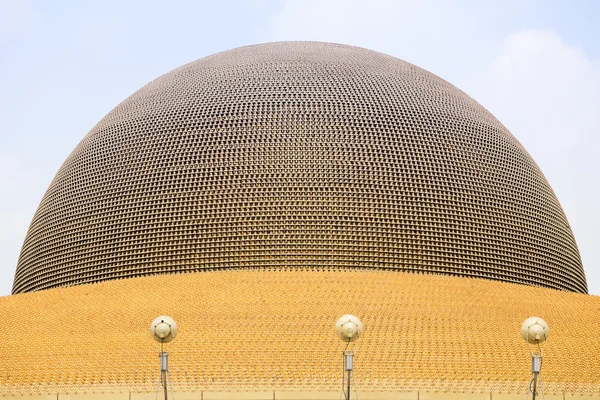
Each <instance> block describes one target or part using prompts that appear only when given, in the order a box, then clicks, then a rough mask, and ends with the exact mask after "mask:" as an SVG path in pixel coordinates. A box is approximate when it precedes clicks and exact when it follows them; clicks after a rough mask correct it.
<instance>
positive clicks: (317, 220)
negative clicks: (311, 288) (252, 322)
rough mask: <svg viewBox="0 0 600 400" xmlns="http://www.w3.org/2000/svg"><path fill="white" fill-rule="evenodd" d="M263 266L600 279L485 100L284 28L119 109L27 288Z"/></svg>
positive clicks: (59, 196)
mask: <svg viewBox="0 0 600 400" xmlns="http://www.w3.org/2000/svg"><path fill="white" fill-rule="evenodd" d="M256 268H261V269H269V270H279V269H293V270H298V269H308V270H314V269H319V270H320V269H327V270H337V269H383V270H400V271H409V272H417V273H423V274H442V275H455V276H462V277H474V278H485V279H492V280H500V281H505V282H514V283H520V284H525V285H531V286H542V287H546V288H554V289H560V290H566V291H574V292H582V293H586V292H587V286H586V281H585V276H584V273H583V268H582V265H581V259H580V256H579V252H578V249H577V246H576V243H575V240H574V238H573V234H572V232H571V229H570V227H569V224H568V222H567V220H566V218H565V215H564V213H563V211H562V209H561V207H560V204H559V202H558V200H557V198H556V196H555V195H554V193H553V191H552V189H551V187H550V186H549V184H548V182H547V181H546V179H545V178H544V176H543V174H542V173H541V171H540V170H539V168H538V167H537V166H536V164H535V162H534V161H533V160H532V159H531V157H530V156H529V155H528V154H527V152H526V151H525V149H524V148H523V147H522V146H521V145H520V144H519V143H518V141H517V140H516V139H515V138H514V137H513V136H512V135H511V134H510V132H509V131H508V130H507V129H506V128H505V127H504V126H503V125H502V124H501V123H499V122H498V121H497V120H496V119H495V118H494V117H493V116H492V115H491V114H490V113H489V112H487V111H486V110H485V109H484V108H483V107H482V106H481V105H479V104H478V103H476V102H475V101H474V100H472V99H471V98H470V97H469V96H467V95H466V94H465V93H463V92H461V91H460V90H458V89H457V88H455V87H454V86H452V85H450V84H449V83H447V82H445V81H444V80H442V79H440V78H439V77H437V76H435V75H433V74H431V73H429V72H427V71H425V70H423V69H421V68H418V67H416V66H414V65H412V64H409V63H407V62H404V61H401V60H399V59H396V58H393V57H390V56H387V55H384V54H381V53H377V52H373V51H369V50H365V49H361V48H356V47H350V46H344V45H337V44H327V43H271V44H264V45H257V46H249V47H243V48H239V49H235V50H231V51H226V52H223V53H219V54H215V55H212V56H209V57H206V58H203V59H201V60H198V61H195V62H192V63H190V64H187V65H185V66H183V67H181V68H178V69H176V70H174V71H172V72H170V73H167V74H166V75H163V76H162V77H160V78H158V79H156V80H155V81H153V82H151V83H150V84H148V85H146V86H145V87H143V88H142V89H140V90H139V91H137V92H136V93H134V94H133V95H132V96H131V97H129V98H128V99H126V100H125V101H123V102H122V103H121V104H120V105H119V106H117V107H116V108H115V109H114V110H112V111H111V112H110V113H109V114H108V115H107V116H106V117H105V118H103V119H102V120H101V121H100V122H99V123H98V124H97V125H96V126H95V127H94V128H93V129H92V130H91V131H90V132H89V133H88V135H87V136H86V137H85V138H84V139H83V141H82V142H81V143H80V144H79V145H78V146H77V148H76V149H75V150H74V151H73V153H72V154H71V155H70V156H69V157H68V159H67V160H66V161H65V163H64V164H63V166H62V167H61V168H60V170H59V171H58V173H57V175H56V177H55V178H54V180H53V182H52V183H51V185H50V187H49V189H48V191H47V193H46V194H45V196H44V197H43V199H42V201H41V203H40V206H39V209H38V210H37V212H36V214H35V216H34V218H33V221H32V223H31V226H30V229H29V231H28V233H27V237H26V239H25V242H24V245H23V249H22V252H21V255H20V258H19V262H18V266H17V272H16V275H15V281H14V287H13V293H20V292H27V291H36V290H41V289H48V288H54V287H59V286H71V285H78V284H83V283H90V282H99V281H103V280H110V279H119V278H128V277H137V276H143V275H154V274H170V273H180V272H193V271H205V270H217V269H256Z"/></svg>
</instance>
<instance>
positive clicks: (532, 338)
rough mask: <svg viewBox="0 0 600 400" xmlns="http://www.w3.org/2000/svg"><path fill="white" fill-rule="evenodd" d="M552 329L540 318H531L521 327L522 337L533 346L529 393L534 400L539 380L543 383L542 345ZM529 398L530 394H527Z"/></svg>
mask: <svg viewBox="0 0 600 400" xmlns="http://www.w3.org/2000/svg"><path fill="white" fill-rule="evenodd" d="M549 331H550V328H549V327H548V323H547V322H546V321H544V320H543V319H542V318H539V317H529V318H527V319H526V320H525V321H523V324H522V325H521V336H523V339H525V341H526V342H527V343H529V344H530V345H533V346H534V347H533V349H532V350H531V374H532V378H531V382H530V383H529V391H531V394H532V400H535V398H536V396H537V394H538V393H537V385H538V379H539V380H540V381H541V378H540V376H539V375H540V372H541V370H542V347H541V346H540V344H541V343H543V342H545V341H546V339H548V332H549ZM527 397H529V393H528V394H527ZM542 397H544V390H543V389H542Z"/></svg>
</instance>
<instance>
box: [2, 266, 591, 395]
mask: <svg viewBox="0 0 600 400" xmlns="http://www.w3.org/2000/svg"><path fill="white" fill-rule="evenodd" d="M345 313H353V314H356V315H357V316H359V317H360V318H361V319H362V321H363V323H364V326H365V330H364V333H363V335H362V336H361V338H360V339H359V340H358V341H357V342H356V343H353V344H351V345H350V346H351V349H353V350H354V351H355V353H356V356H355V357H356V358H355V378H356V384H357V387H358V389H359V391H360V390H373V389H378V390H379V389H385V390H420V389H436V390H448V391H493V392H513V393H514V392H519V391H521V392H524V390H525V387H526V385H527V384H528V382H529V377H530V354H529V347H528V345H526V344H525V342H524V341H523V339H522V338H521V336H520V332H519V330H520V325H521V323H522V321H523V320H524V319H525V318H526V317H529V316H532V315H536V316H540V317H542V318H544V319H545V320H546V321H548V323H549V325H550V335H549V340H548V341H547V342H546V343H545V345H544V348H543V350H544V361H543V367H542V378H543V382H544V387H545V390H546V392H547V393H551V392H557V393H580V394H591V393H599V392H600V363H599V362H598V359H599V355H600V340H599V339H598V337H597V336H594V335H592V336H590V335H589V334H588V333H589V332H597V331H600V297H596V296H590V295H584V294H577V293H570V292H562V291H556V290H553V289H545V288H536V287H529V286H524V285H518V284H511V283H504V282H495V281H489V280H480V279H470V278H460V277H451V276H432V275H418V274H409V273H400V272H385V271H365V270H356V271H352V270H346V271H314V270H312V271H302V270H276V271H271V270H227V271H220V272H203V273H195V274H176V275H160V276H151V277H141V278H133V279H124V280H115V281H107V282H102V283H98V284H92V285H80V286H74V287H69V288H57V289H50V290H45V291H40V292H34V293H24V294H18V295H13V296H7V297H2V298H0V315H2V318H3V326H4V327H3V332H4V333H3V335H2V342H1V344H0V393H4V394H15V393H25V394H27V393H40V392H50V393H54V392H72V393H75V392H90V391H94V390H108V391H134V390H135V391H153V390H154V389H155V388H156V383H157V380H158V375H159V365H158V355H157V352H158V350H159V344H158V343H156V342H154V341H153V340H152V339H151V337H150V334H149V324H150V322H151V321H152V319H154V317H156V316H158V315H164V314H166V315H170V316H172V317H174V318H175V320H176V321H177V323H178V325H179V333H178V336H177V337H176V339H175V340H174V341H173V342H172V343H169V344H168V345H165V349H166V351H168V352H169V354H170V356H169V357H170V369H171V378H172V382H173V385H174V387H175V388H176V389H178V390H266V389H269V390H271V389H293V390H335V389H337V388H338V387H339V384H340V378H341V371H342V364H341V361H342V360H341V352H342V350H343V347H344V344H343V343H342V342H341V341H340V340H339V339H338V338H337V337H336V335H335V333H334V324H335V321H336V320H337V318H338V317H339V316H340V315H342V314H345Z"/></svg>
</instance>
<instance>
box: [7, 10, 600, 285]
mask: <svg viewBox="0 0 600 400" xmlns="http://www.w3.org/2000/svg"><path fill="white" fill-rule="evenodd" d="M598 21H600V2H599V1H593V0H589V1H578V2H568V1H564V2H556V1H527V0H525V1H508V0H506V1H490V2H482V1H444V0H439V1H434V0H423V1H355V0H345V1H337V0H336V1H325V0H304V1H291V0H287V1H286V0H282V1H266V0H265V1H260V0H254V1H241V0H240V1H220V2H217V1H215V2H208V1H207V2H200V1H189V2H188V1H170V2H164V1H147V0H145V1H106V0H104V1H97V2H84V1H52V2H47V1H27V0H14V1H13V0H0V193H2V196H0V295H6V294H8V293H9V292H10V289H11V286H12V278H13V274H14V269H15V266H16V263H17V258H18V254H19V251H20V247H21V244H22V242H23V239H24V237H25V233H26V231H27V228H28V226H29V222H30V221H31V218H32V217H33V214H34V212H35V210H36V208H37V205H38V203H39V201H40V199H41V197H42V196H43V194H44V192H45V190H46V188H47V187H48V185H49V183H50V181H51V180H52V178H53V176H54V174H55V173H56V171H57V170H58V168H59V167H60V165H61V163H62V162H63V161H64V159H65V158H66V157H67V156H68V154H69V153H70V152H71V151H72V150H73V148H74V147H75V146H76V145H77V143H78V142H79V141H80V140H81V139H82V138H83V136H84V135H85V134H86V133H87V132H88V131H89V130H90V129H91V128H92V127H93V126H94V124H95V123H96V122H98V121H99V120H100V119H101V118H102V117H103V116H104V115H105V114H106V113H107V112H108V111H109V110H111V109H112V108H113V107H115V106H116V105H117V104H118V103H119V102H120V101H122V100H123V99H124V98H126V97H127V96H129V95H130V94H132V93H133V92H134V91H135V90H136V89H138V88H140V87H141V86H143V85H144V84H146V83H148V82H149V81H150V80H152V79H155V78H157V77H158V76H159V75H161V74H163V73H165V72H168V71H170V70H171V69H173V68H176V67H178V66H180V65H182V64H184V63H187V62H190V61H193V60H196V59H198V58H201V57H204V56H207V55H209V54H212V53H215V52H218V51H222V50H227V49H230V48H234V47H238V46H243V45H247V44H254V43H260V42H270V41H278V40H319V41H331V42H340V43H345V44H350V45H356V46H361V47H367V48H370V49H374V50H378V51H382V52H384V53H387V54H390V55H393V56H395V57H398V58H401V59H404V60H407V61H410V62H412V63H414V64H416V65H419V66H421V67H423V68H425V69H427V70H429V71H431V72H433V73H435V74H438V75H440V76H441V77H442V78H444V79H446V80H448V81H450V82H451V83H453V84H454V85H456V86H457V87H459V88H460V89H462V90H464V91H465V92H467V93H468V94H470V95H471V96H473V97H474V98H475V99H476V100H478V101H479V102H480V103H481V104H483V105H484V106H485V107H486V108H488V109H489V110H490V111H491V112H492V113H494V114H495V115H496V116H497V117H498V118H499V119H500V121H501V122H503V123H504V124H505V125H506V126H507V127H508V128H509V129H510V130H511V132H512V133H513V134H514V135H515V136H516V137H517V138H518V139H519V140H520V141H521V142H522V143H523V145H524V146H525V148H526V149H527V150H528V151H529V152H530V154H531V155H532V156H533V158H534V159H535V160H536V161H537V162H538V164H539V165H540V167H541V169H542V171H543V172H544V173H545V175H546V177H547V178H548V180H549V182H550V184H551V185H552V186H553V188H554V190H555V192H556V194H557V196H558V198H559V199H560V201H561V203H562V204H563V207H564V209H565V212H566V213H567V217H568V218H569V221H570V223H571V225H572V227H573V230H574V232H575V237H576V239H577V242H578V244H579V247H580V251H581V253H582V257H583V261H584V266H585V269H586V273H587V277H588V284H589V287H590V292H591V293H594V294H600V246H599V245H598V244H597V243H596V240H597V239H598V238H599V237H600V235H599V234H598V233H597V227H598V226H600V212H599V211H598V208H599V204H600V201H599V197H600V196H599V195H600V189H599V188H598V186H599V185H598V180H599V179H600V156H597V154H596V153H597V152H598V149H599V147H600V138H599V133H600V23H598Z"/></svg>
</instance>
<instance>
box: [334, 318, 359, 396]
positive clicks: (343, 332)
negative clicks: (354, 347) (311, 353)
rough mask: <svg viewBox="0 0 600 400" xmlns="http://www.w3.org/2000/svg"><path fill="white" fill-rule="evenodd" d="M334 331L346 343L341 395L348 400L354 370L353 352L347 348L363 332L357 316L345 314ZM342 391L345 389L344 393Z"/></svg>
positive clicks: (336, 324)
mask: <svg viewBox="0 0 600 400" xmlns="http://www.w3.org/2000/svg"><path fill="white" fill-rule="evenodd" d="M335 330H336V332H337V334H338V336H339V338H340V339H341V340H342V341H343V342H345V343H346V348H345V349H344V352H343V357H344V373H343V375H342V393H343V394H344V397H345V399H346V400H350V383H351V379H352V370H353V369H354V352H353V351H351V350H348V346H349V345H350V342H354V341H355V340H357V339H358V337H359V336H360V334H361V333H362V331H363V325H362V322H361V321H360V319H358V317H357V316H355V315H350V314H345V315H342V316H341V317H340V319H338V320H337V322H336V323H335ZM346 376H347V378H346ZM344 389H346V391H345V392H344Z"/></svg>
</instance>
